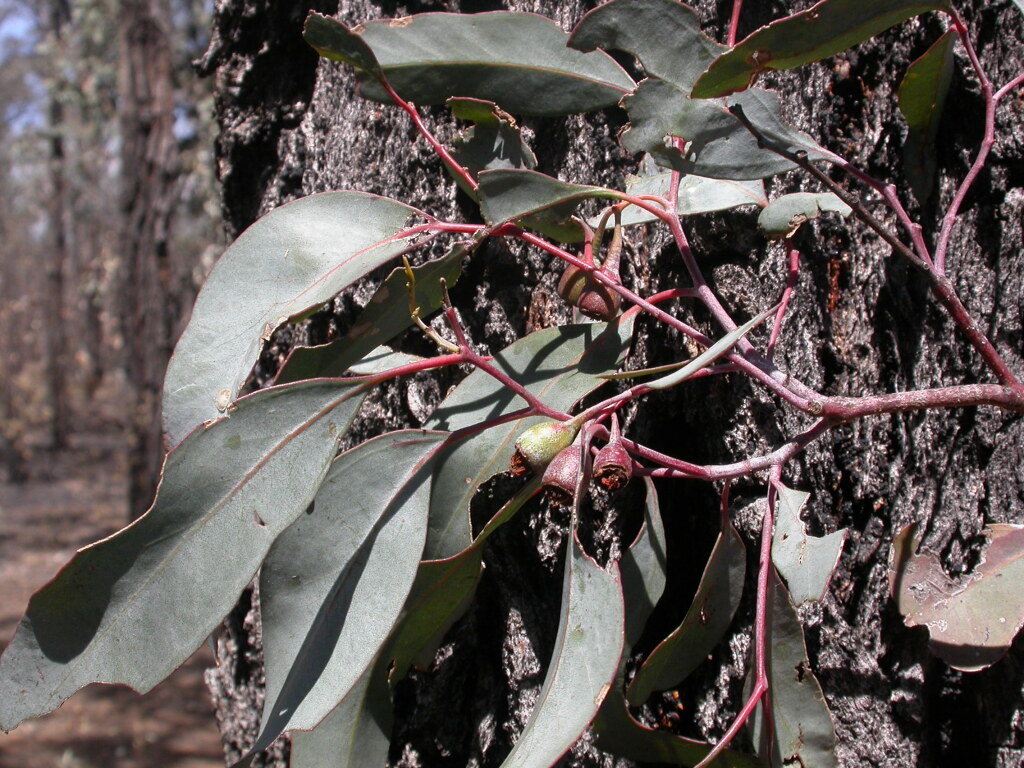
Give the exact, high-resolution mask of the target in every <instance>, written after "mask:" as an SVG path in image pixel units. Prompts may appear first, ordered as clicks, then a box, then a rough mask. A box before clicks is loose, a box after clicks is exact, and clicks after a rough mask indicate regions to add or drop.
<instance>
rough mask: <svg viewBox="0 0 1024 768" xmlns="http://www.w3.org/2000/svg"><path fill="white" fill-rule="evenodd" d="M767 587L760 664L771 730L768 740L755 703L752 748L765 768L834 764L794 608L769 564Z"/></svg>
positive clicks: (826, 716) (826, 719)
mask: <svg viewBox="0 0 1024 768" xmlns="http://www.w3.org/2000/svg"><path fill="white" fill-rule="evenodd" d="M769 590H770V591H769V611H770V614H769V617H768V627H767V630H768V635H767V638H766V642H767V650H768V656H767V659H766V666H767V673H768V685H769V691H770V696H771V706H772V723H773V725H774V731H773V733H772V734H771V737H772V738H771V739H769V738H768V736H769V734H768V732H767V731H766V729H765V719H764V713H763V711H762V709H761V708H760V707H758V708H757V709H756V710H755V713H754V716H753V717H752V718H751V728H752V731H753V739H754V745H755V748H756V749H757V751H758V754H759V755H760V757H761V759H762V760H764V761H766V762H767V763H768V765H769V766H770V768H789V767H790V766H793V765H807V766H811V765H813V766H814V768H835V766H837V765H838V764H839V763H838V760H837V758H836V753H835V749H836V735H835V726H834V725H833V723H832V715H831V713H830V712H829V711H828V707H827V706H826V705H825V696H824V694H823V693H822V692H821V685H820V684H819V683H818V679H817V678H816V677H815V676H814V673H813V671H812V670H811V665H810V662H809V661H808V660H807V648H806V647H805V645H804V633H803V629H802V628H801V627H800V620H799V617H798V616H797V612H796V607H795V606H794V605H793V602H792V601H791V600H790V599H789V593H788V592H787V591H786V588H785V587H784V586H783V585H782V582H781V581H780V580H779V578H778V576H777V575H776V574H775V570H774V569H771V574H770V582H769ZM769 742H770V744H771V746H770V747H768V746H767V744H768V743H769Z"/></svg>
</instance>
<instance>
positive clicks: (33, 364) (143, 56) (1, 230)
mask: <svg viewBox="0 0 1024 768" xmlns="http://www.w3.org/2000/svg"><path fill="white" fill-rule="evenodd" d="M208 18H209V7H208V3H206V2H203V0H131V1H130V2H128V1H126V2H117V1H115V0H39V1H37V2H28V1H27V0H0V63H2V74H0V105H2V106H3V110H4V120H3V124H2V126H0V139H2V141H0V190H2V194H3V198H4V200H5V201H6V205H5V206H4V207H3V209H2V210H0V234H2V235H3V242H4V257H3V272H2V275H0V321H2V325H3V327H4V329H5V333H4V334H3V335H2V338H0V361H2V362H3V365H4V370H5V372H6V375H5V377H4V382H3V385H2V387H0V464H2V466H3V468H4V469H5V470H6V474H7V476H8V477H9V478H10V479H12V480H18V479H22V478H24V477H26V476H27V474H28V473H29V472H39V471H45V468H46V464H47V463H46V462H45V461H30V459H31V458H33V457H35V458H40V457H43V456H45V454H46V453H47V452H48V451H54V450H60V449H62V448H64V447H66V446H68V445H69V443H70V442H71V441H72V440H73V439H74V437H75V435H76V434H84V433H90V434H94V433H96V432H97V431H115V432H117V431H122V430H123V431H124V432H126V433H127V435H128V437H129V439H130V443H131V450H130V451H129V463H130V474H131V481H130V490H129V506H130V514H131V516H132V517H135V516H137V515H139V514H141V513H142V512H143V511H145V509H146V507H147V506H148V505H149V503H150V502H151V501H152V497H153V490H154V488H155V485H156V481H157V478H158V476H159V468H160V461H161V458H162V446H161V445H160V441H159V440H160V439H159V428H158V424H159V416H158V407H159V406H158V401H159V391H160V383H161V380H162V377H163V368H164V366H165V365H166V361H167V357H168V355H169V354H170V350H171V348H172V346H173V342H174V339H175V338H176V336H177V334H178V332H179V330H180V328H181V325H182V323H183V322H184V321H185V320H186V319H187V318H186V317H185V315H186V313H187V311H188V307H189V306H190V305H191V302H192V299H193V298H194V296H195V290H196V286H198V285H199V283H200V282H201V280H202V277H203V275H204V274H205V272H206V270H207V269H208V268H209V265H210V264H212V262H213V260H214V259H215V258H216V254H217V253H218V252H219V248H218V243H219V242H220V241H221V237H220V234H219V233H220V226H219V204H218V203H217V200H218V194H217V191H216V187H215V184H214V172H213V157H212V153H213V141H214V134H213V124H212V119H211V116H210V115H211V103H212V101H211V95H210V83H209V82H208V81H204V80H201V79H199V78H198V77H197V76H196V75H195V73H194V70H193V68H192V64H191V62H192V60H193V59H194V58H195V57H196V56H197V55H198V54H199V53H200V52H201V51H203V50H204V49H205V47H206V42H207V37H208V31H207V30H208Z"/></svg>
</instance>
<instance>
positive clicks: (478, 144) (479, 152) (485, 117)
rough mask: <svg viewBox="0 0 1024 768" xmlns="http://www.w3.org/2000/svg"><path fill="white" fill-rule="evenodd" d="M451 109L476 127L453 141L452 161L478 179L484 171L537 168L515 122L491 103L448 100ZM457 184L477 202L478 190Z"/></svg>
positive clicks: (457, 178) (476, 100) (533, 156)
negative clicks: (453, 159)
mask: <svg viewBox="0 0 1024 768" xmlns="http://www.w3.org/2000/svg"><path fill="white" fill-rule="evenodd" d="M448 106H449V107H450V108H451V110H452V114H454V115H455V116H456V117H457V118H459V119H460V120H468V121H470V122H472V123H473V126H472V127H470V128H467V129H466V130H465V131H463V132H462V133H460V134H458V135H457V136H456V137H455V139H454V140H453V142H452V143H453V148H452V157H454V158H455V160H456V161H457V162H458V163H459V164H461V165H462V166H463V167H464V168H466V170H468V171H469V172H470V174H471V175H472V176H473V177H474V178H476V177H478V176H479V175H480V172H481V171H493V170H498V169H519V168H522V169H526V170H532V169H533V168H535V167H537V156H536V155H534V154H533V150H532V149H530V147H529V145H527V143H526V142H525V141H523V137H522V135H521V134H520V133H519V127H518V126H517V125H516V121H515V119H513V117H512V116H511V115H510V114H508V113H507V112H505V111H504V110H502V109H501V108H499V107H498V105H497V104H495V103H494V102H492V101H481V100H479V99H449V100H448ZM455 180H456V181H457V182H459V183H460V186H462V187H463V191H464V192H465V193H466V194H468V195H469V196H470V197H472V198H474V199H477V192H476V190H473V189H469V188H468V185H465V186H463V185H462V183H461V182H462V179H461V177H459V176H458V175H456V176H455Z"/></svg>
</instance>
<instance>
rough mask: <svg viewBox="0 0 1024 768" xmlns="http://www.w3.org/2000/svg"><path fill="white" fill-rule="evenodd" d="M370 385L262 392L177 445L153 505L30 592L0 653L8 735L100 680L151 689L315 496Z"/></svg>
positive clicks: (228, 604) (0, 720)
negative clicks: (18, 621) (17, 623)
mask: <svg viewBox="0 0 1024 768" xmlns="http://www.w3.org/2000/svg"><path fill="white" fill-rule="evenodd" d="M363 391H364V387H360V386H354V385H343V384H338V383H329V384H325V383H317V384H300V385H293V386H289V387H280V388H276V389H270V390H264V391H262V392H258V393H256V394H255V395H251V396H249V397H245V398H242V399H241V400H239V401H238V403H237V404H236V408H235V409H234V410H233V411H232V413H231V415H230V417H229V418H225V419H221V420H219V421H217V422H215V423H214V424H212V425H210V426H208V427H206V428H203V429H199V430H197V431H196V432H195V433H193V434H192V435H190V436H189V438H188V439H187V440H186V441H185V442H183V443H182V444H181V445H180V446H179V447H178V448H177V449H176V450H174V451H172V452H171V454H170V455H169V456H168V457H167V461H166V463H165V465H164V473H163V479H162V481H161V484H160V488H159V491H158V493H157V498H156V502H155V503H154V505H153V507H152V509H150V510H149V512H147V513H146V514H145V515H144V516H143V517H141V518H139V519H138V520H136V521H135V522H134V523H132V525H130V526H128V527H127V528H125V529H124V530H122V531H120V532H118V533H116V534H114V535H113V536H111V537H109V538H107V539H104V540H103V541H100V542H97V543H95V544H93V545H91V546H89V547H86V548H85V549H83V550H81V551H79V552H78V554H77V555H75V557H74V558H73V559H72V560H71V562H69V563H68V564H67V565H66V566H65V567H64V568H63V570H61V572H60V573H59V574H58V575H57V577H56V578H55V579H54V580H53V581H51V582H50V583H49V584H47V585H46V586H45V587H43V588H42V589H41V590H39V592H37V593H36V594H35V595H34V596H33V598H32V600H31V602H30V603H29V606H28V611H27V612H26V614H25V618H24V619H23V620H22V623H21V625H20V626H19V627H18V630H17V633H16V634H15V637H14V640H13V641H11V644H10V646H9V647H8V648H7V650H6V651H5V653H4V655H3V657H2V658H0V729H3V730H5V731H6V730H10V729H11V728H13V727H14V726H15V725H17V724H18V723H19V722H21V721H22V720H24V719H26V718H28V717H33V716H35V715H40V714H43V713H45V712H49V711H50V710H52V709H54V708H56V707H57V706H58V705H60V703H61V702H63V701H64V700H65V699H66V698H67V697H68V696H70V695H71V694H72V693H74V692H75V691H77V690H78V689H79V688H81V687H82V686H84V685H86V684H87V683H90V682H93V681H103V682H109V683H123V684H125V685H128V686H131V687H132V688H134V689H135V690H137V691H140V692H145V691H148V690H149V689H150V688H152V687H153V686H154V685H156V684H157V683H158V682H160V681H161V680H162V679H163V678H165V677H166V676H167V675H169V674H170V673H171V672H172V671H173V670H174V669H175V667H177V666H178V665H179V664H181V663H182V662H184V661H185V659H187V658H188V657H189V655H191V654H192V652H193V651H194V650H195V649H196V648H197V647H198V646H199V645H200V643H202V642H203V640H204V639H205V638H206V637H207V635H209V634H210V633H211V632H212V631H213V630H214V629H215V628H216V626H217V624H218V622H220V620H221V619H222V618H223V617H224V615H225V614H227V613H228V611H230V610H231V608H232V606H234V604H235V601H236V599H237V598H238V595H239V594H240V593H241V591H242V589H243V588H245V586H246V585H247V584H248V583H249V581H250V580H251V579H252V577H253V574H254V573H255V572H256V569H257V568H258V567H259V564H260V563H261V562H262V561H263V558H264V556H265V555H266V553H267V551H268V550H269V548H270V545H271V544H272V543H273V541H274V539H275V538H276V537H277V535H278V534H279V533H280V532H281V531H283V530H284V529H285V528H286V527H287V526H288V525H289V524H290V523H291V522H292V521H293V520H294V519H295V518H296V517H298V516H299V515H300V514H302V512H303V510H305V508H306V507H307V506H308V504H309V502H310V501H312V499H313V494H314V493H316V489H317V488H318V487H319V484H320V482H321V481H322V479H323V477H324V474H325V473H326V471H327V467H328V464H329V462H330V460H331V458H333V456H334V453H335V451H336V450H337V444H338V439H339V438H340V437H341V436H342V435H343V434H344V432H345V431H346V430H347V429H348V425H349V423H350V421H351V419H352V418H353V416H354V414H355V412H356V410H357V409H358V407H359V404H360V402H361V399H362V398H361V395H362V392H363Z"/></svg>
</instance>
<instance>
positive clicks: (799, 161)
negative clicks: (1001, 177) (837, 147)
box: [729, 104, 1017, 384]
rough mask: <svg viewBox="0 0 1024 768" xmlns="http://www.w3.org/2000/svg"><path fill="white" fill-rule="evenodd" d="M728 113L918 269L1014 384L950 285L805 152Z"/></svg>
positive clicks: (739, 112)
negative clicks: (773, 139) (778, 142)
mask: <svg viewBox="0 0 1024 768" xmlns="http://www.w3.org/2000/svg"><path fill="white" fill-rule="evenodd" d="M729 111H731V112H732V113H733V114H734V115H736V117H737V118H738V119H739V120H740V122H742V123H743V125H744V126H746V128H747V130H749V131H750V132H751V133H752V134H753V135H754V136H755V137H756V138H757V140H758V142H759V143H760V144H761V145H762V146H764V147H766V148H767V149H770V150H772V151H773V152H775V153H776V154H778V155H780V156H782V157H784V158H786V159H787V160H790V161H791V162H793V163H795V164H796V165H798V166H800V167H801V168H803V169H804V170H805V171H807V172H808V173H809V174H811V175H812V176H814V178H816V179H818V180H819V181H821V183H822V184H824V185H825V186H827V187H828V188H829V190H831V191H832V192H834V193H835V194H836V196H837V197H839V198H840V199H841V200H842V201H843V202H844V203H846V204H847V205H849V206H850V207H851V208H852V209H853V210H854V212H855V213H856V214H857V216H858V218H860V219H862V220H863V221H864V222H865V223H866V224H867V225H868V226H869V227H871V229H873V230H874V231H875V232H876V233H877V234H878V235H879V236H880V237H881V238H882V239H883V240H884V241H885V242H886V243H888V244H889V245H891V246H892V247H893V248H894V249H895V250H896V252H897V253H899V254H900V255H901V256H903V257H904V258H906V259H907V261H909V262H910V263H911V264H913V265H914V266H916V267H918V268H919V269H920V271H921V273H922V274H923V275H924V276H925V279H926V280H927V282H928V285H929V287H930V288H931V289H932V293H933V294H934V295H935V298H936V299H937V300H938V301H939V303H940V304H942V306H943V307H945V309H946V311H947V312H949V314H950V315H951V316H952V318H953V321H954V322H955V323H956V324H957V326H958V327H959V328H960V330H961V331H963V333H964V334H965V335H966V336H967V338H968V340H969V341H970V342H971V345H972V346H973V347H974V348H975V350H977V352H978V354H980V355H981V357H982V359H983V360H984V361H985V363H986V364H987V365H988V366H989V368H991V369H992V371H993V373H995V374H996V376H997V377H998V378H999V380H1000V381H1002V382H1003V383H1004V384H1017V377H1016V376H1015V375H1014V374H1013V372H1012V371H1011V370H1010V369H1009V367H1008V366H1007V365H1006V362H1005V361H1004V360H1003V358H1002V357H1001V356H1000V355H999V353H998V352H997V351H996V349H995V347H993V346H992V342H990V341H989V340H988V338H987V337H986V336H985V334H984V333H982V332H981V331H980V330H979V329H978V324H977V322H976V321H975V320H974V318H973V317H972V316H971V314H970V313H969V312H968V311H967V308H966V307H965V306H964V305H963V303H962V302H961V301H960V297H959V296H957V294H956V291H955V290H954V288H953V284H952V283H951V282H950V281H949V279H948V278H946V276H945V275H943V274H940V273H938V272H937V271H936V270H934V269H932V267H931V265H930V264H929V263H928V262H927V261H925V260H923V259H922V258H921V257H920V256H918V254H916V253H915V252H914V251H913V250H912V249H911V248H910V247H909V246H907V245H906V244H905V243H903V241H901V240H900V239H899V238H897V237H896V236H895V235H893V234H892V233H891V232H889V230H888V229H886V228H885V226H884V225H883V224H882V223H881V222H880V221H878V219H876V218H875V217H874V216H873V215H872V214H871V212H870V211H868V210H867V209H866V208H865V207H864V205H863V204H862V203H861V202H860V200H858V199H857V198H856V197H855V196H853V195H851V194H850V193H849V192H847V191H846V190H845V189H843V188H842V187H841V186H839V185H838V184H836V183H835V182H834V181H832V179H830V178H829V177H828V175H827V174H825V173H823V172H822V171H821V170H820V169H819V168H817V167H816V166H815V165H814V164H813V163H811V162H810V161H809V160H808V158H807V153H806V152H803V151H798V152H792V151H790V150H789V149H787V148H785V147H780V146H778V145H776V144H774V143H772V142H770V141H768V140H767V139H766V138H765V137H764V136H763V135H762V134H761V132H760V131H758V130H757V128H756V127H755V126H754V125H753V124H752V123H751V122H750V120H749V119H748V118H747V117H746V115H744V114H743V109H742V107H740V105H738V104H734V105H732V106H731V107H729ZM965 194H966V193H965ZM948 215H949V214H948V213H947V217H948ZM947 220H948V219H947ZM936 254H938V250H936ZM937 258H938V256H937V255H936V259H937Z"/></svg>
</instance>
